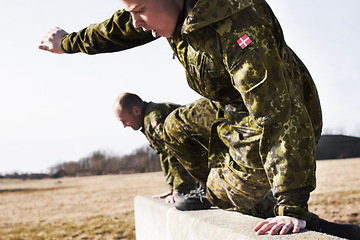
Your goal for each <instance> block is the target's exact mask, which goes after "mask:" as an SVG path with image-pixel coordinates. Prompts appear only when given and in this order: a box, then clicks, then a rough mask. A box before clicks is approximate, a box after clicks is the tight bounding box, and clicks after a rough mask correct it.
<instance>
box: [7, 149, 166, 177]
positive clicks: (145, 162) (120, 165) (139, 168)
mask: <svg viewBox="0 0 360 240" xmlns="http://www.w3.org/2000/svg"><path fill="white" fill-rule="evenodd" d="M156 171H161V166H160V159H159V155H158V154H157V153H156V152H155V150H154V149H152V148H151V147H150V146H144V147H141V148H138V149H136V150H135V151H134V152H133V153H131V154H127V155H124V156H116V155H111V154H108V153H106V152H104V151H95V152H93V153H91V154H90V155H89V156H87V157H84V158H82V159H80V160H79V161H68V162H63V163H59V164H56V165H54V166H52V167H50V170H49V173H46V174H43V173H41V174H38V173H22V174H19V173H16V172H15V173H12V174H6V175H0V178H20V179H41V178H48V177H51V178H60V177H77V176H91V175H107V174H130V173H145V172H156Z"/></svg>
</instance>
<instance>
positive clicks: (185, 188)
mask: <svg viewBox="0 0 360 240" xmlns="http://www.w3.org/2000/svg"><path fill="white" fill-rule="evenodd" d="M144 103H145V107H144V113H143V116H144V126H143V127H142V129H141V132H142V133H144V134H145V136H146V138H147V139H148V141H149V142H150V145H151V146H152V147H153V148H154V149H155V150H156V151H157V152H158V153H159V155H160V164H161V168H162V170H163V173H164V176H165V178H166V183H167V184H168V185H169V186H170V187H171V190H179V191H181V192H185V193H187V192H189V191H190V190H192V189H195V188H196V184H195V180H194V179H193V178H192V177H191V176H190V175H189V174H188V173H187V172H186V170H185V169H184V167H183V166H182V165H181V164H180V162H179V161H178V160H177V159H176V158H175V157H174V156H173V155H172V154H171V153H170V152H169V150H168V149H167V148H166V146H165V144H164V133H163V129H164V121H165V118H166V117H167V115H169V113H171V112H172V111H173V110H174V109H176V108H177V107H179V105H177V104H171V103H152V102H149V103H147V102H144Z"/></svg>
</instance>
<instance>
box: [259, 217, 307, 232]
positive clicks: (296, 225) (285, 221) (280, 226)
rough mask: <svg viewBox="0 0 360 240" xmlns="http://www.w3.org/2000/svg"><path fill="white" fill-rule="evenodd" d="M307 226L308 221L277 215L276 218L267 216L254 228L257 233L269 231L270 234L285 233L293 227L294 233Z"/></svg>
mask: <svg viewBox="0 0 360 240" xmlns="http://www.w3.org/2000/svg"><path fill="white" fill-rule="evenodd" d="M305 227H306V222H305V221H304V220H300V219H297V218H293V217H288V216H277V217H274V218H267V219H266V220H264V221H261V222H259V223H258V224H257V225H256V226H255V228H254V229H253V230H254V231H255V232H256V234H257V235H262V234H265V233H266V232H269V234H270V235H275V234H280V235H284V234H286V233H288V232H289V231H290V230H291V229H292V232H293V233H297V232H299V231H300V229H303V228H305Z"/></svg>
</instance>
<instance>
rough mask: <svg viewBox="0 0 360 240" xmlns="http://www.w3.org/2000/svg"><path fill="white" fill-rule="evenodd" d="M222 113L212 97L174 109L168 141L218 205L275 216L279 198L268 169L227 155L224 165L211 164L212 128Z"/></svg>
mask: <svg viewBox="0 0 360 240" xmlns="http://www.w3.org/2000/svg"><path fill="white" fill-rule="evenodd" d="M217 114H218V108H217V106H216V104H214V103H212V102H211V101H210V100H208V99H200V100H198V101H196V102H194V103H191V104H188V105H185V106H183V107H180V108H177V109H176V110H174V111H173V112H172V113H171V114H169V116H168V117H167V118H166V120H165V125H164V134H165V142H166V145H167V146H168V148H169V149H170V150H171V152H172V153H173V155H174V156H176V158H177V159H178V160H179V162H180V163H181V164H182V165H183V166H184V167H185V169H186V170H187V171H188V172H189V173H190V174H191V175H192V176H193V177H194V178H195V179H197V180H198V181H199V182H200V183H201V184H202V185H203V186H206V191H207V197H208V199H209V201H211V202H212V203H213V204H214V205H215V206H217V207H219V208H222V209H232V210H235V211H239V212H241V213H245V214H251V215H253V216H257V217H264V218H267V217H271V216H274V211H273V209H274V206H275V204H276V200H275V198H274V197H273V195H272V192H271V188H270V184H269V182H268V179H267V176H266V174H265V170H264V169H255V170H254V169H251V168H246V169H245V168H244V167H242V168H241V167H240V166H239V165H237V164H236V163H235V162H234V161H232V160H231V158H230V156H224V159H225V161H224V166H222V167H221V168H211V167H210V166H209V160H208V159H209V156H208V154H209V141H210V138H211V128H212V126H213V125H214V123H215V121H216V119H217Z"/></svg>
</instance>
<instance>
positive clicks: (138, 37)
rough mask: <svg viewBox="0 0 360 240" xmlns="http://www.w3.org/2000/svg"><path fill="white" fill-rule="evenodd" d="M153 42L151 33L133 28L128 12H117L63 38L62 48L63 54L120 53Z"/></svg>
mask: <svg viewBox="0 0 360 240" xmlns="http://www.w3.org/2000/svg"><path fill="white" fill-rule="evenodd" d="M153 40H155V38H154V37H153V36H152V35H151V32H144V31H143V30H142V29H136V28H134V26H133V25H132V23H131V15H130V13H129V12H126V11H124V10H119V11H117V12H115V13H114V14H113V15H112V17H111V18H109V19H108V20H106V21H104V22H102V23H99V24H92V25H90V26H88V27H87V28H84V29H82V30H81V31H79V32H74V33H71V34H68V35H66V36H64V37H63V39H62V48H63V50H64V51H65V53H77V52H83V53H87V54H97V53H106V52H116V51H121V50H125V49H129V48H133V47H136V46H140V45H143V44H145V43H148V42H150V41H153Z"/></svg>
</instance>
